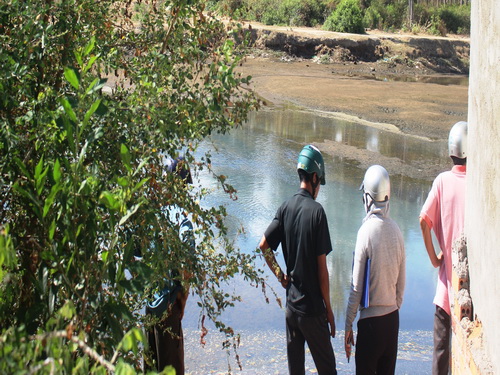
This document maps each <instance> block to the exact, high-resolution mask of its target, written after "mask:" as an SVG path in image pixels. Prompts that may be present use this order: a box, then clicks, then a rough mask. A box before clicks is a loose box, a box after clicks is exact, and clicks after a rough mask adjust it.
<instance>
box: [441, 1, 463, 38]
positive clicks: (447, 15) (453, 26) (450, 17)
mask: <svg viewBox="0 0 500 375" xmlns="http://www.w3.org/2000/svg"><path fill="white" fill-rule="evenodd" d="M437 14H438V16H439V18H440V19H441V20H443V23H444V25H445V27H446V30H447V32H449V33H454V34H469V33H470V5H463V6H457V5H445V6H443V7H440V8H439V9H438V10H437Z"/></svg>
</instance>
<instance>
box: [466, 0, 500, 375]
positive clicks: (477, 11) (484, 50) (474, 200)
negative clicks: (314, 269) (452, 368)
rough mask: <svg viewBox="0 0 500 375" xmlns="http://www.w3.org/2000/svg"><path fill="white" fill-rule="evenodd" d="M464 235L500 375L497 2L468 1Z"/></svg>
mask: <svg viewBox="0 0 500 375" xmlns="http://www.w3.org/2000/svg"><path fill="white" fill-rule="evenodd" d="M471 20H472V22H471V50H470V61H471V63H470V64H471V65H470V81H469V82H470V84H469V108H468V122H469V138H468V150H469V152H468V154H469V155H468V158H467V200H466V219H465V231H466V235H467V240H468V254H469V268H470V269H469V272H470V293H471V297H472V301H473V308H474V311H473V313H474V315H475V316H477V318H478V319H479V320H480V321H481V322H482V326H483V330H484V332H483V333H484V339H485V346H486V348H485V349H486V352H487V353H488V356H489V357H490V359H491V363H492V365H493V370H494V373H499V374H500V354H498V353H499V352H498V350H499V349H498V348H500V319H499V317H500V315H499V314H500V289H499V288H500V4H499V2H498V1H497V0H473V1H472V14H471Z"/></svg>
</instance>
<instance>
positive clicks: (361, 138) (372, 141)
mask: <svg viewBox="0 0 500 375" xmlns="http://www.w3.org/2000/svg"><path fill="white" fill-rule="evenodd" d="M324 139H335V140H337V141H339V140H341V141H342V142H345V143H348V144H352V145H360V147H361V146H362V147H366V148H368V147H370V148H371V149H372V151H376V152H378V153H383V154H386V155H392V156H396V157H400V158H406V159H411V158H417V159H419V160H422V162H424V163H425V162H427V161H428V160H434V161H436V162H438V163H443V165H445V164H446V157H443V152H442V147H443V145H442V144H438V143H436V142H426V141H423V140H421V139H411V138H410V139H406V138H405V137H402V136H401V135H400V134H395V133H388V132H384V131H382V130H379V129H373V128H368V127H366V126H361V125H356V124H352V123H348V122H346V121H333V120H332V119H330V118H324V117H320V116H314V115H312V114H304V113H301V112H293V111H277V112H259V113H258V114H253V115H252V116H251V118H250V121H249V123H248V124H247V125H246V126H244V127H243V128H241V129H238V130H236V131H233V132H232V133H231V134H229V135H224V136H214V137H213V140H212V142H213V143H211V142H206V143H204V144H203V147H202V148H201V150H200V152H204V151H205V150H207V149H210V150H212V149H213V148H214V145H216V146H217V148H218V149H219V152H217V153H215V152H213V155H212V163H213V166H214V168H215V169H216V170H217V171H218V172H220V173H223V174H224V175H227V176H229V179H228V181H229V183H231V184H232V185H233V186H234V187H235V188H236V189H237V190H238V200H237V201H231V200H229V199H228V198H227V197H226V196H224V195H223V194H222V193H220V192H218V191H214V193H213V194H211V195H209V196H208V197H207V199H206V201H205V202H204V204H205V205H207V206H214V205H221V204H223V205H225V206H226V207H227V212H228V220H227V224H228V226H229V229H230V235H231V236H233V237H234V240H235V243H236V245H237V246H239V247H240V248H241V249H242V250H243V251H251V250H253V249H255V248H256V247H257V245H258V242H259V240H260V237H261V236H262V233H263V232H264V231H265V229H266V227H267V225H268V224H269V222H270V221H271V220H272V218H273V217H274V214H275V211H276V210H277V208H278V207H279V205H280V204H281V203H282V202H283V201H284V200H285V199H287V198H288V197H290V196H291V195H292V194H293V193H295V191H296V190H297V189H298V183H299V181H298V177H297V174H296V170H295V168H296V160H297V155H298V153H299V152H300V150H301V148H302V147H303V145H304V144H306V143H315V142H322V141H323V140H324ZM442 159H444V160H442ZM364 172H365V170H364V169H360V168H358V166H357V163H356V162H355V161H353V160H349V159H342V158H338V157H332V158H327V159H326V177H327V184H326V185H325V186H323V187H322V188H321V191H320V194H319V197H318V201H319V202H320V203H321V204H322V205H323V207H324V208H325V211H326V213H327V216H328V222H329V228H330V234H331V238H332V243H333V247H334V251H333V252H332V253H331V255H329V256H328V267H329V271H330V279H331V295H332V306H333V307H334V312H335V316H336V323H337V329H338V330H342V329H343V326H344V320H345V309H346V304H347V298H348V294H349V287H350V278H351V265H352V254H353V250H354V245H355V241H356V234H357V231H358V229H359V227H360V225H361V221H362V219H363V217H364V212H363V206H362V203H361V194H360V192H359V190H358V188H359V185H360V183H361V180H362V178H363V175H364ZM391 182H392V189H393V192H392V198H391V211H390V212H391V217H392V218H393V219H394V220H395V221H396V222H397V223H398V224H399V226H400V228H401V231H402V233H403V236H404V239H405V244H406V253H407V281H406V292H405V298H404V303H403V308H402V310H401V329H402V330H404V331H408V332H417V330H423V331H429V330H431V329H432V321H433V310H434V308H433V304H432V298H433V295H434V288H435V279H436V271H435V270H434V269H433V268H432V266H431V265H430V262H429V261H428V259H427V254H426V251H425V247H424V246H423V241H422V239H421V235H420V228H419V224H418V214H419V212H420V209H421V207H422V204H423V202H424V200H425V198H426V196H427V193H428V191H429V189H430V182H429V181H421V180H416V179H411V178H406V177H403V176H391ZM199 183H200V184H202V185H204V186H210V185H211V184H213V181H212V180H211V179H210V178H209V177H208V176H206V175H201V176H200V180H199ZM241 228H244V233H243V234H239V235H238V233H239V230H240V229H241ZM280 250H281V249H280ZM278 259H279V261H280V263H281V264H282V266H284V265H283V259H282V255H281V253H280V254H279V256H278ZM260 266H261V267H262V268H263V269H264V270H266V272H267V267H266V266H265V265H264V261H262V262H261V264H260ZM268 274H269V275H270V273H268ZM269 282H270V285H271V286H272V287H273V288H274V289H275V290H276V292H277V294H278V296H279V297H280V298H281V299H282V300H283V301H285V293H284V290H283V289H282V288H281V286H280V285H279V284H278V283H277V281H276V279H275V278H274V277H270V278H269ZM228 288H229V289H230V290H231V291H236V292H238V293H239V294H240V295H242V297H243V302H242V303H240V304H238V305H237V306H236V307H235V308H233V309H231V310H230V311H228V312H227V313H226V315H225V318H224V319H225V321H226V322H227V323H228V324H230V325H232V326H233V328H235V329H236V330H254V331H255V330H281V329H282V330H284V314H283V311H282V310H281V309H280V308H279V306H278V304H277V303H274V301H271V303H270V304H266V303H265V300H264V298H263V297H262V295H261V292H260V290H259V289H255V288H250V287H248V286H247V285H246V284H245V283H244V282H243V281H241V280H236V281H235V282H234V283H232V284H231V285H230V286H228ZM186 313H187V317H186V321H185V325H186V326H187V327H190V328H196V327H197V323H198V316H197V313H198V310H197V306H196V299H195V298H191V299H190V301H189V305H188V308H187V310H186ZM409 334H410V335H411V333H409ZM424 336H425V335H424ZM425 337H427V336H425ZM427 343H428V344H429V345H430V343H429V342H427Z"/></svg>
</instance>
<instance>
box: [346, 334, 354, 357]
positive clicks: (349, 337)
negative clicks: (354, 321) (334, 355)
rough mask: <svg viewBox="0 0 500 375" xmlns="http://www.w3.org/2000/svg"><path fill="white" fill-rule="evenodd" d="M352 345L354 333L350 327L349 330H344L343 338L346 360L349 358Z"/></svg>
mask: <svg viewBox="0 0 500 375" xmlns="http://www.w3.org/2000/svg"><path fill="white" fill-rule="evenodd" d="M353 346H354V333H353V332H352V329H351V330H350V331H349V332H346V334H345V340H344V348H345V356H346V358H347V361H348V362H349V358H351V351H352V347H353Z"/></svg>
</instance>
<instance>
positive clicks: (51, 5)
mask: <svg viewBox="0 0 500 375" xmlns="http://www.w3.org/2000/svg"><path fill="white" fill-rule="evenodd" d="M203 4H204V3H203V2H202V1H199V0H171V1H156V0H150V1H142V2H140V1H139V2H131V1H116V0H102V1H98V2H96V1H94V0H62V1H46V0H32V1H29V2H25V1H22V0H6V1H3V2H2V3H1V4H0V65H1V66H2V69H1V70H0V155H1V156H0V171H1V174H0V189H1V194H0V196H1V197H2V198H1V199H2V209H1V211H0V215H1V216H0V226H1V227H0V228H1V233H0V283H1V284H0V329H1V331H0V358H1V359H0V372H2V373H12V372H18V373H24V372H26V373H28V372H41V373H44V372H47V373H53V372H57V373H60V372H73V373H85V374H88V373H89V372H96V373H105V372H107V371H116V372H117V373H133V372H135V371H138V370H139V359H140V358H141V354H142V349H141V346H140V345H138V343H139V342H141V341H143V333H142V331H141V330H140V329H139V328H138V327H140V326H141V324H147V322H143V321H142V320H143V317H141V316H140V315H139V314H138V313H137V311H138V309H139V308H140V307H141V305H142V304H143V301H144V300H145V299H147V298H148V297H149V296H150V295H151V293H152V292H154V289H155V288H157V286H158V285H160V284H161V280H162V279H163V278H164V277H165V276H166V275H167V271H168V269H172V268H183V269H185V270H186V271H187V273H188V274H190V275H191V278H190V279H189V280H187V281H186V282H187V283H188V284H190V285H191V286H192V288H191V290H193V291H194V292H195V293H196V294H198V295H199V298H200V305H201V308H202V314H204V315H206V316H208V317H209V318H210V319H212V320H213V321H214V322H215V324H216V326H217V327H218V328H219V329H220V330H221V331H223V332H225V333H226V334H227V336H228V338H230V337H231V334H232V330H231V328H230V327H227V326H226V325H224V323H223V322H221V321H220V319H219V316H220V313H221V312H222V311H223V310H224V308H226V307H227V306H230V305H232V304H233V303H234V301H236V300H237V299H238V296H233V295H229V294H227V293H226V291H224V290H223V285H224V283H225V282H226V281H228V280H230V279H231V278H232V277H234V276H235V275H237V274H241V275H243V277H244V278H245V279H246V280H248V282H250V283H253V284H256V285H260V283H262V279H261V278H260V273H259V271H258V270H256V269H255V268H254V266H253V260H254V258H255V256H256V255H255V254H244V253H241V252H240V251H238V250H237V249H235V248H234V247H233V246H232V244H231V243H230V242H229V241H228V240H227V239H226V237H225V235H226V227H225V225H224V217H225V210H224V208H223V207H209V208H204V207H202V206H201V205H200V200H202V198H203V197H204V195H206V194H207V190H206V189H203V188H201V189H196V188H190V189H189V190H186V189H185V188H184V187H183V184H182V181H179V179H178V178H176V177H175V176H173V175H171V174H167V173H166V171H165V165H164V161H165V157H166V156H167V155H170V156H176V155H177V154H178V153H179V152H182V153H183V154H184V156H185V159H186V161H187V162H188V163H189V164H190V166H191V169H192V172H193V173H194V174H195V175H196V174H197V173H199V172H200V171H201V170H203V169H206V170H207V169H208V171H210V172H211V173H212V175H213V177H214V178H215V179H217V180H218V182H219V185H220V186H221V187H222V188H223V189H224V190H225V191H227V192H229V193H230V194H232V193H234V190H233V189H232V188H231V187H230V186H229V185H227V183H226V182H225V177H224V176H218V175H216V174H215V173H214V172H213V171H212V169H211V164H210V155H209V154H206V155H204V156H201V157H199V158H198V159H195V156H194V155H195V151H196V150H197V146H198V145H199V143H200V142H201V141H202V140H203V139H204V138H206V137H207V136H209V135H210V134H212V133H213V132H222V133H224V132H227V131H229V130H230V129H231V128H233V127H235V126H238V125H240V124H242V122H243V121H245V119H246V117H247V114H248V112H249V111H250V110H253V109H255V108H256V107H257V102H256V101H255V99H254V97H253V96H252V94H251V93H250V91H248V90H245V85H246V84H248V82H249V79H250V77H241V76H239V75H238V74H237V73H236V72H235V69H236V67H237V66H238V64H239V62H240V60H241V54H240V53H238V48H239V47H237V46H236V45H235V42H234V40H235V37H238V38H240V39H241V35H238V33H239V31H238V29H235V28H233V27H230V26H226V25H224V24H222V23H221V22H220V21H218V20H216V19H214V18H212V17H210V16H209V15H206V14H204V12H203V11H204V5H203ZM172 207H177V208H178V209H180V210H183V211H185V212H187V213H190V215H191V217H192V219H193V221H194V224H195V228H196V236H197V247H196V250H195V251H188V248H187V247H186V245H185V244H184V243H183V242H182V241H181V240H180V239H179V236H178V230H177V223H176V220H175V218H172V215H171V211H172V210H171V208H172ZM138 251H141V252H142V255H143V258H142V261H140V262H139V261H135V258H134V254H137V252H138Z"/></svg>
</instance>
